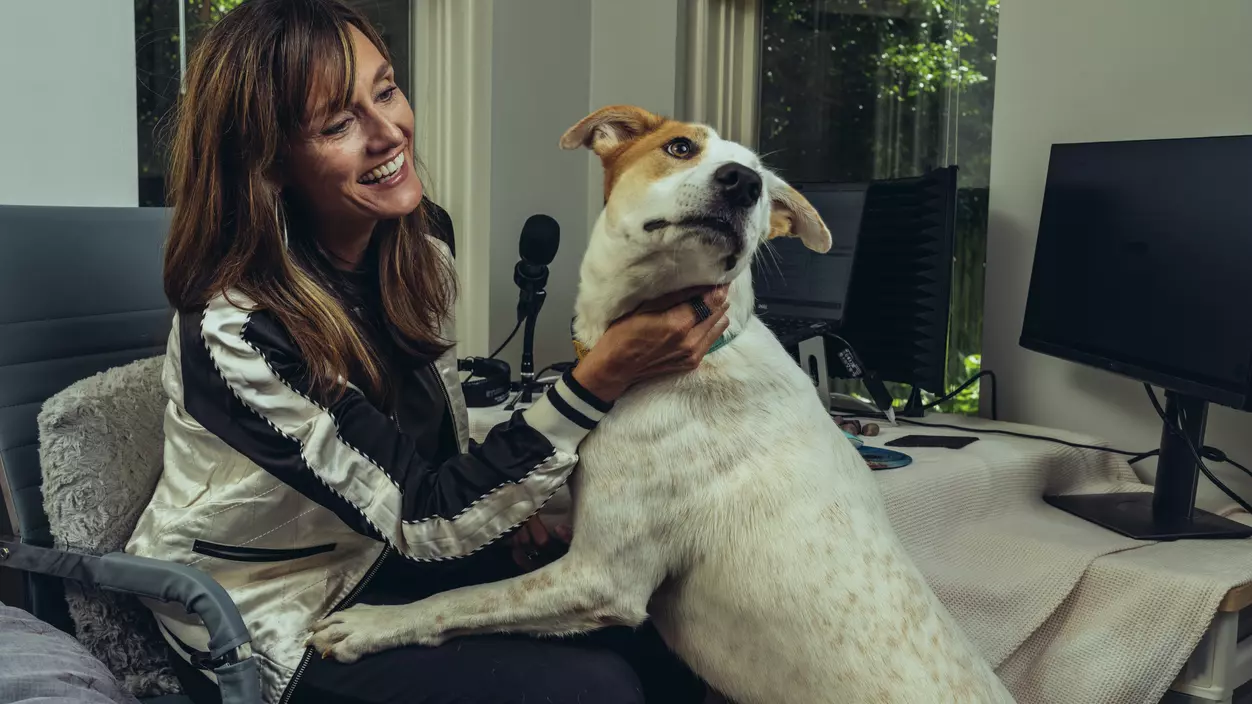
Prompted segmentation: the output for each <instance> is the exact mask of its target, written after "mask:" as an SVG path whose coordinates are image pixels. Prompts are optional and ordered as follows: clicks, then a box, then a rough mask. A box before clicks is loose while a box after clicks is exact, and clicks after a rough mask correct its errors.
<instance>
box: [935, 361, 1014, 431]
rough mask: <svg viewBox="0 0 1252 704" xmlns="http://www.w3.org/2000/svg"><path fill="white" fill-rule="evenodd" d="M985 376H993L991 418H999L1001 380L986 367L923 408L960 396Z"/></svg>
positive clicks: (939, 404) (941, 403)
mask: <svg viewBox="0 0 1252 704" xmlns="http://www.w3.org/2000/svg"><path fill="white" fill-rule="evenodd" d="M983 377H990V378H991V420H999V419H1000V411H999V408H997V406H998V405H999V404H998V403H997V401H996V389H997V388H999V386H1000V384H999V382H997V381H996V373H995V372H993V371H991V370H990V369H984V370H982V371H980V372H978V373H977V374H975V375H973V376H971V377H970V378H968V379H966V380H965V382H964V383H962V384H961V385H960V386H958V387H956V388H955V389H952V390H951V391H949V392H948V393H946V394H944V395H943V396H940V397H939V398H937V399H935V400H934V401H931V402H930V403H928V404H926V405H924V406H922V410H923V411H929V410H930V409H932V408H935V407H936V406H941V405H943V404H945V403H947V402H948V401H951V400H952V399H954V398H956V397H957V396H959V395H960V393H961V392H962V391H964V390H965V389H968V388H969V387H970V386H972V385H973V384H974V382H976V381H978V380H979V379H981V378H983Z"/></svg>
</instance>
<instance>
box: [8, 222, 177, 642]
mask: <svg viewBox="0 0 1252 704" xmlns="http://www.w3.org/2000/svg"><path fill="white" fill-rule="evenodd" d="M169 214H170V213H169V210H168V209H165V208H94V207H93V208H69V207H46V206H0V491H3V494H4V499H5V506H6V509H7V512H8V514H9V520H10V521H11V523H12V526H13V528H14V530H15V531H16V532H17V533H18V536H19V537H20V539H21V541H22V542H24V543H30V544H34V545H40V546H45V547H51V546H52V534H51V531H50V530H49V527H48V517H47V515H46V514H45V513H44V506H43V494H42V491H41V490H40V485H41V482H42V475H41V472H40V466H39V437H38V430H37V424H36V417H37V416H38V414H39V410H40V408H41V407H42V406H43V403H44V401H46V400H47V399H48V398H49V397H50V396H52V395H53V394H55V393H57V392H58V391H61V390H62V389H64V388H65V387H67V386H69V385H70V384H72V383H73V382H75V381H78V380H79V379H83V378H86V377H89V376H91V375H93V374H96V373H98V372H101V371H104V370H106V369H109V368H112V367H116V366H119V365H123V364H127V363H129V362H132V361H134V360H137V359H142V358H145V357H152V356H155V355H158V354H161V353H162V352H164V350H165V343H166V339H167V337H168V336H169V329H170V320H171V314H170V310H169V304H168V303H167V301H166V299H165V294H164V291H163V289H162V284H161V249H162V245H163V243H164V240H165V235H166V232H167V231H168V229H169ZM26 601H27V603H26V604H25V606H26V608H27V609H28V610H30V611H32V612H33V613H34V614H35V615H36V616H38V617H39V618H41V619H44V620H47V621H49V622H52V623H54V624H55V625H58V626H60V627H62V628H67V626H68V615H67V613H66V612H65V604H64V596H63V593H61V592H60V584H59V583H58V582H55V581H50V580H42V579H38V578H31V579H29V580H28V582H27V594H26ZM67 630H68V628H67Z"/></svg>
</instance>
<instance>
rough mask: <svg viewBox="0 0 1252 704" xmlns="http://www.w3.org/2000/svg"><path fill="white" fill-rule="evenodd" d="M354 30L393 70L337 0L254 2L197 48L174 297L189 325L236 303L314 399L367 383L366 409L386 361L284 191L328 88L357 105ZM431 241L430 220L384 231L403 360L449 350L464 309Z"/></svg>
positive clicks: (177, 124) (183, 103) (169, 285)
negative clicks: (280, 337) (356, 377)
mask: <svg viewBox="0 0 1252 704" xmlns="http://www.w3.org/2000/svg"><path fill="white" fill-rule="evenodd" d="M352 27H356V28H357V29H358V30H360V31H361V32H362V33H363V34H364V35H365V36H366V37H368V38H369V40H370V41H371V42H373V44H374V45H375V46H376V47H377V48H378V50H379V52H380V53H382V55H383V56H384V57H387V58H388V60H390V57H389V55H388V52H387V48H386V46H385V45H384V44H383V41H382V39H381V38H380V37H379V36H378V33H377V32H376V31H375V30H374V29H373V27H372V26H371V25H370V23H369V21H368V20H366V19H365V18H364V17H362V16H361V15H360V14H358V13H357V12H356V11H355V10H353V9H351V8H349V7H347V6H346V5H344V4H342V3H341V2H338V0H250V1H249V2H245V3H243V4H242V5H240V6H239V7H238V8H236V9H234V10H232V11H231V12H229V13H228V14H227V15H226V16H225V17H223V18H222V19H221V20H220V21H219V22H218V23H217V24H216V25H214V26H213V27H212V28H211V29H210V30H209V31H208V32H207V33H206V34H205V36H204V37H203V38H202V39H201V40H200V42H199V44H198V46H197V47H196V50H195V52H194V54H193V55H192V57H191V59H190V61H189V62H188V66H187V78H186V81H185V85H186V93H185V94H184V95H183V97H182V99H181V100H180V102H179V104H178V106H177V108H176V113H175V121H174V135H173V140H172V142H171V145H170V152H171V161H170V171H169V173H170V180H169V196H170V202H171V203H172V205H173V209H174V213H173V222H172V224H171V227H170V234H169V239H168V240H167V242H166V248H165V272H164V277H165V294H166V296H167V297H168V298H169V299H170V302H171V303H172V304H173V305H174V307H175V308H176V309H177V310H179V311H182V312H184V313H187V312H191V311H197V312H198V311H199V310H202V309H203V307H204V306H205V305H206V304H207V303H208V301H209V300H211V299H212V298H214V297H215V296H217V295H221V294H229V293H231V292H238V293H239V294H242V295H243V296H246V297H247V298H248V299H250V300H251V301H253V303H254V304H255V306H256V307H257V308H260V309H265V310H268V311H270V312H271V313H273V315H275V316H276V317H277V318H278V319H279V321H280V322H281V323H282V324H283V326H284V327H285V328H286V329H287V331H288V333H289V334H290V335H291V337H292V338H293V340H294V341H295V343H296V345H297V346H298V347H299V349H300V351H301V353H302V354H303V356H304V359H305V361H306V362H307V363H308V369H309V375H310V381H311V382H312V384H313V385H314V387H315V388H317V389H319V390H320V391H323V392H330V393H338V392H340V391H342V389H343V385H342V381H341V380H346V379H348V378H349V376H350V374H349V372H350V370H352V369H357V370H360V371H362V372H363V373H364V375H365V377H366V379H367V381H368V385H369V386H370V388H369V389H367V391H368V392H370V395H372V396H374V395H377V396H384V395H386V394H387V391H386V387H387V386H388V385H387V383H386V378H385V376H386V375H385V371H384V369H383V368H382V367H383V362H382V360H381V358H380V353H379V352H378V351H376V350H374V349H372V347H371V345H370V344H369V343H368V342H367V340H366V337H365V336H363V335H362V333H361V331H360V330H358V329H357V327H356V326H355V325H354V323H353V319H352V317H351V316H350V315H349V314H348V312H347V311H346V310H345V307H344V305H343V304H342V303H341V302H340V300H339V298H338V297H337V296H336V294H335V293H334V291H333V290H332V288H331V286H330V284H329V280H328V276H327V274H326V271H327V267H326V266H325V265H324V263H325V262H324V256H325V255H324V253H322V252H321V250H320V247H318V245H317V244H316V242H313V241H312V240H313V237H312V235H311V234H310V233H309V232H308V228H306V227H301V226H300V225H301V223H302V221H306V220H305V218H304V217H302V216H303V213H302V212H301V208H300V206H299V204H298V203H296V202H294V201H293V200H292V199H290V198H285V197H284V196H283V194H282V193H281V192H280V188H279V186H278V185H277V182H276V179H275V178H274V176H275V173H276V171H277V168H278V166H279V165H280V163H281V160H282V159H283V156H284V153H285V148H286V145H288V144H290V143H291V140H292V139H294V138H296V137H297V136H298V135H299V134H300V133H301V130H302V129H303V126H304V124H305V122H306V120H307V119H308V117H309V116H308V115H307V114H306V112H307V109H308V107H307V106H308V97H309V95H310V92H311V91H312V90H314V89H315V87H317V86H326V85H330V86H332V87H333V88H337V89H338V90H339V94H338V95H337V96H332V97H333V98H334V99H337V100H338V101H339V107H341V108H342V107H344V106H346V105H347V103H348V100H349V96H351V95H352V91H353V77H354V76H355V75H356V72H355V62H356V57H355V54H354V53H353V51H352V39H351V36H350V32H351V28H352ZM410 157H413V158H414V163H415V164H416V163H417V160H416V155H413V154H410ZM423 203H425V199H423ZM429 229H430V228H429V226H428V223H427V218H426V213H425V207H420V208H418V209H417V210H416V211H414V212H413V213H411V214H409V215H408V216H406V217H403V218H400V219H398V220H391V221H384V222H380V223H379V225H378V227H377V228H376V230H375V232H374V236H373V237H374V241H373V244H372V247H371V250H373V251H376V252H377V255H376V256H377V269H378V273H379V280H380V286H381V291H382V301H383V309H384V312H385V317H386V327H387V328H388V330H389V332H390V335H391V337H392V339H393V340H394V341H395V343H396V344H397V345H398V346H399V347H400V349H401V350H403V351H405V352H408V353H410V354H412V355H414V356H418V357H424V358H433V357H435V356H437V355H439V354H442V353H443V352H444V351H446V350H447V349H448V348H449V347H450V344H449V342H448V341H447V340H444V339H443V338H442V336H441V334H440V327H441V323H442V321H443V320H444V318H445V317H446V315H447V314H448V312H449V310H450V309H451V306H452V304H453V299H454V296H455V283H454V281H455V279H454V275H453V271H452V268H451V265H450V263H449V262H448V260H447V258H445V257H444V256H443V255H442V254H441V253H440V252H439V251H437V249H436V247H435V246H434V245H433V242H432V241H431V240H430V239H429V238H428V237H426V236H425V233H427V232H429ZM319 258H323V259H321V260H319Z"/></svg>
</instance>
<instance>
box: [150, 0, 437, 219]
mask: <svg viewBox="0 0 1252 704" xmlns="http://www.w3.org/2000/svg"><path fill="white" fill-rule="evenodd" d="M347 1H348V4H350V5H353V6H355V7H356V8H357V9H359V10H360V11H361V12H362V13H364V14H365V16H366V17H368V18H369V19H370V21H371V22H373V23H374V26H375V27H377V28H378V30H379V33H380V34H381V35H382V37H383V41H384V42H386V44H387V48H388V49H389V50H390V51H391V56H392V62H393V63H394V64H395V69H396V83H397V85H399V86H400V89H401V90H403V91H404V92H405V94H406V95H412V91H411V88H412V84H411V82H410V81H411V77H410V76H411V67H412V61H411V60H410V56H411V46H412V39H411V37H410V28H411V27H412V21H411V14H410V13H411V5H412V3H411V1H410V0H347ZM244 2H246V0H135V62H136V72H135V73H136V80H137V81H138V86H137V88H138V90H137V100H136V102H137V105H136V108H137V110H138V117H139V120H138V122H139V205H141V206H163V205H165V165H166V163H167V152H166V148H165V146H166V141H167V138H168V135H167V132H168V127H169V115H170V109H171V108H172V107H173V106H174V103H175V101H176V100H177V99H178V93H179V84H180V79H181V77H182V69H183V67H184V65H185V61H186V57H188V56H190V54H191V50H192V47H194V46H195V43H196V40H197V39H199V38H200V37H201V36H203V35H204V32H205V31H206V30H207V29H208V28H209V27H211V26H213V24H214V23H215V22H217V21H218V20H220V19H221V18H222V16H223V15H225V14H226V13H227V12H229V11H230V10H233V9H234V8H236V7H238V6H239V5H241V4H243V3H244ZM184 39H185V41H184Z"/></svg>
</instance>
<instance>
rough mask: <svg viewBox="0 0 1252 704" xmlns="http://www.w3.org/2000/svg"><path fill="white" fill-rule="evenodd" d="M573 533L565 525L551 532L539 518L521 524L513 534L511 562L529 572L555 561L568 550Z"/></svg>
mask: <svg viewBox="0 0 1252 704" xmlns="http://www.w3.org/2000/svg"><path fill="white" fill-rule="evenodd" d="M573 539H574V531H573V529H572V528H570V527H569V526H567V525H559V526H557V527H556V528H554V529H553V530H552V531H549V530H548V527H547V526H545V525H544V524H543V521H541V520H540V519H539V516H535V517H534V518H531V519H530V520H529V521H526V522H525V523H523V524H522V527H521V528H518V529H517V532H516V533H514V534H513V537H512V543H513V562H516V563H517V566H518V567H521V568H522V569H524V570H526V571H527V572H530V571H531V570H535V569H538V568H540V567H543V566H544V565H546V564H548V563H549V562H553V561H555V560H556V559H557V558H559V557H560V556H562V555H564V554H565V552H566V551H567V550H569V544H570V541H572V540H573Z"/></svg>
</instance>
